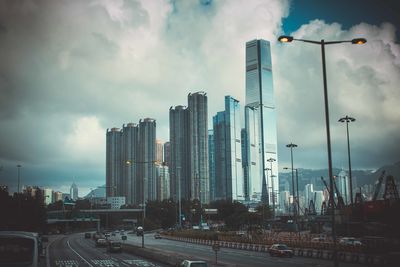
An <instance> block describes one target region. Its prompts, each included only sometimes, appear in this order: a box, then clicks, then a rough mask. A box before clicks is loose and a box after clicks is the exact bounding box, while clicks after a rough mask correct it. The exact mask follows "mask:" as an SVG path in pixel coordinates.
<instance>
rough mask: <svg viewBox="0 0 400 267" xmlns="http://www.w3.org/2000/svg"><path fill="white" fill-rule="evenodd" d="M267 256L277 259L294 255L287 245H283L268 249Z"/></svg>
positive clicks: (274, 245)
mask: <svg viewBox="0 0 400 267" xmlns="http://www.w3.org/2000/svg"><path fill="white" fill-rule="evenodd" d="M268 252H269V255H270V256H271V257H273V256H278V257H293V255H294V253H293V250H291V249H290V248H289V247H288V246H287V245H285V244H273V245H272V246H271V247H270V248H269V249H268Z"/></svg>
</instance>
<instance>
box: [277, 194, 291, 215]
mask: <svg viewBox="0 0 400 267" xmlns="http://www.w3.org/2000/svg"><path fill="white" fill-rule="evenodd" d="M289 207H290V193H289V191H281V192H280V194H279V209H280V210H281V211H282V213H288V212H289Z"/></svg>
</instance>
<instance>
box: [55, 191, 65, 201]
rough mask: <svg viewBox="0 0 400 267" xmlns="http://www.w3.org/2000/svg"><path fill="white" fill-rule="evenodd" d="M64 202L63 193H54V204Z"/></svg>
mask: <svg viewBox="0 0 400 267" xmlns="http://www.w3.org/2000/svg"><path fill="white" fill-rule="evenodd" d="M60 200H63V193H62V192H60V191H54V192H53V202H57V201H60Z"/></svg>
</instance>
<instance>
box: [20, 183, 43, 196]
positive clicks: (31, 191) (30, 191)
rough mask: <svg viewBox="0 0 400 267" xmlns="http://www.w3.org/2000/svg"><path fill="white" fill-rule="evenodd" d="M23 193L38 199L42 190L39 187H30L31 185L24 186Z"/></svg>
mask: <svg viewBox="0 0 400 267" xmlns="http://www.w3.org/2000/svg"><path fill="white" fill-rule="evenodd" d="M22 193H23V194H24V195H26V196H30V197H36V196H37V195H38V194H40V188H39V187H38V186H30V185H28V186H23V187H22Z"/></svg>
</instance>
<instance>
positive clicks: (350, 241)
mask: <svg viewBox="0 0 400 267" xmlns="http://www.w3.org/2000/svg"><path fill="white" fill-rule="evenodd" d="M339 244H341V245H345V246H362V243H361V241H360V240H357V239H356V238H354V237H342V238H341V239H340V240H339Z"/></svg>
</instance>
